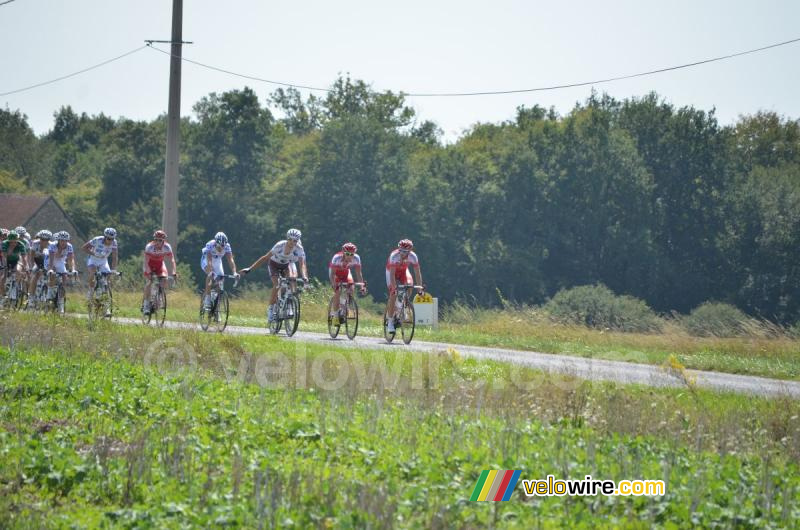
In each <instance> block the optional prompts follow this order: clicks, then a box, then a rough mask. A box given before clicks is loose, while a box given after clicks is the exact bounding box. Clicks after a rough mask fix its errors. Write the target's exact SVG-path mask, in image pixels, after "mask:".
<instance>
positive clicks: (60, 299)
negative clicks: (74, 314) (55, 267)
mask: <svg viewBox="0 0 800 530" xmlns="http://www.w3.org/2000/svg"><path fill="white" fill-rule="evenodd" d="M55 302H56V307H55V309H56V311H57V312H58V315H59V316H62V317H63V316H64V312H65V310H66V307H67V290H66V288H64V284H63V283H60V284H58V290H57V291H56V300H55Z"/></svg>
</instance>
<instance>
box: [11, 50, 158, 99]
mask: <svg viewBox="0 0 800 530" xmlns="http://www.w3.org/2000/svg"><path fill="white" fill-rule="evenodd" d="M145 48H147V45H145V46H140V47H138V48H136V49H134V50H131V51H129V52H126V53H123V54H122V55H118V56H117V57H114V58H113V59H108V60H107V61H103V62H102V63H97V64H95V65H93V66H90V67H88V68H84V69H83V70H78V71H77V72H73V73H71V74H67V75H63V76H61V77H57V78H55V79H51V80H50V81H44V82H42V83H36V84H35V85H31V86H26V87H23V88H18V89H16V90H11V91H9V92H3V93H0V97H2V96H8V95H11V94H16V93H18V92H24V91H26V90H31V89H32V88H38V87H40V86H45V85H49V84H51V83H55V82H57V81H62V80H64V79H68V78H70V77H75V76H76V75H79V74H82V73H84V72H88V71H89V70H94V69H95V68H100V67H101V66H104V65H107V64H108V63H112V62H114V61H118V60H119V59H122V58H123V57H127V56H128V55H132V54H134V53H136V52H138V51H141V50H143V49H145Z"/></svg>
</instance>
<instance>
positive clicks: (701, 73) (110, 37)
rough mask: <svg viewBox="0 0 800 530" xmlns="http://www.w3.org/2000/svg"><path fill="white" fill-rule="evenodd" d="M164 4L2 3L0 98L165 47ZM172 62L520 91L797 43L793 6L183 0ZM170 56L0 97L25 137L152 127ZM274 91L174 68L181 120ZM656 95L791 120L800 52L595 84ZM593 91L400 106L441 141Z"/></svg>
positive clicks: (167, 13) (789, 49)
mask: <svg viewBox="0 0 800 530" xmlns="http://www.w3.org/2000/svg"><path fill="white" fill-rule="evenodd" d="M171 8H172V2H171V1H170V0H135V1H134V0H15V1H14V2H12V3H10V4H6V5H3V6H0V47H2V50H3V51H2V53H1V54H0V72H2V75H1V76H0V93H2V92H7V91H10V90H14V89H17V88H20V87H24V86H27V85H31V84H34V83H38V82H41V81H45V80H48V79H51V78H55V77H58V76H61V75H64V74H68V73H71V72H73V71H76V70H79V69H82V68H84V67H86V66H90V65H92V64H95V63H98V62H101V61H103V60H105V59H109V58H111V57H114V56H116V55H119V54H122V53H124V52H126V51H129V50H132V49H134V48H136V47H137V46H139V45H141V44H143V40H144V39H169V37H170V17H171ZM183 28H184V29H183V35H184V40H191V41H194V42H195V44H193V45H190V46H185V47H184V56H185V57H187V58H190V59H194V60H197V61H200V62H205V63H208V64H211V65H214V66H218V67H221V68H225V69H229V70H233V71H237V72H241V73H244V74H250V75H254V76H258V77H264V78H268V79H275V80H279V81H287V82H293V83H299V84H306V85H312V86H322V87H327V86H329V85H330V83H331V82H332V81H333V80H334V79H335V78H336V76H337V75H338V74H339V73H340V72H341V73H348V72H349V73H350V75H351V76H352V77H354V78H359V79H364V80H365V81H367V82H368V83H371V84H372V86H373V88H375V89H378V90H384V89H391V90H395V91H399V90H403V91H406V92H443V91H478V90H503V89H519V88H530V87H537V86H547V85H554V84H564V83H574V82H581V81H589V80H592V79H598V78H604V77H612V76H617V75H625V74H633V73H637V72H641V71H645V70H652V69H656V68H662V67H666V66H671V65H677V64H681V63H687V62H692V61H696V60H700V59H705V58H710V57H715V56H719V55H725V54H728V53H733V52H738V51H743V50H746V49H750V48H756V47H760V46H764V45H767V44H771V43H774V42H779V41H784V40H789V39H792V38H797V37H800V1H798V0H784V1H778V0H773V1H769V0H767V1H759V2H756V1H751V2H744V1H721V0H713V1H699V0H693V1H692V0H677V1H670V2H664V1H658V2H656V1H642V0H639V1H633V0H625V1H618V2H597V1H588V0H586V1H563V2H536V1H521V0H493V1H491V2H489V1H483V2H471V1H464V0H461V1H452V0H439V1H434V0H427V1H422V0H406V1H405V2H394V3H389V2H376V1H374V0H372V1H366V0H357V1H355V0H343V1H341V2H331V1H330V0H328V1H322V0H309V1H305V2H277V1H274V0H231V1H228V2H223V1H210V0H185V2H184V27H183ZM168 63H169V57H167V56H166V55H163V54H160V53H158V52H155V51H153V50H147V49H146V50H143V51H141V52H139V53H137V54H134V55H132V56H129V57H127V58H124V59H122V60H120V61H117V62H115V63H112V64H109V65H107V66H104V67H102V68H99V69H96V70H93V71H91V72H88V73H86V74H82V75H81V76H78V77H74V78H71V79H68V80H65V81H61V82H59V83H56V84H52V85H49V86H45V87H41V88H36V89H32V90H30V91H27V92H23V93H19V94H13V95H8V96H3V97H0V105H2V106H8V107H9V108H11V109H20V110H21V111H22V112H24V113H25V114H27V115H28V117H29V121H30V123H31V125H32V126H33V128H34V130H35V131H36V133H37V134H41V133H44V132H46V131H47V130H49V129H50V128H51V127H52V121H53V119H52V115H53V112H54V111H56V110H57V109H58V108H59V107H60V106H61V105H72V107H73V108H74V109H75V110H76V111H78V112H87V113H90V114H94V113H99V112H101V111H102V112H104V113H106V114H107V115H110V116H112V117H115V118H116V117H120V116H125V117H128V118H133V119H144V120H150V119H153V118H155V117H156V116H157V115H158V114H160V113H163V112H165V111H166V107H167V88H168ZM245 85H249V86H251V87H253V88H254V89H255V90H256V91H257V93H258V94H259V96H260V97H261V99H262V102H263V101H264V100H265V98H266V96H267V95H268V94H269V93H270V92H272V90H274V88H275V87H273V86H271V85H267V84H263V83H258V82H254V81H245V80H243V79H239V78H235V77H231V76H228V75H225V74H221V73H217V72H213V71H209V70H205V69H202V68H200V67H197V66H194V65H191V64H187V63H184V65H183V96H182V113H183V114H184V115H187V114H189V113H191V107H192V105H193V104H194V103H195V102H196V101H197V100H198V99H200V98H201V97H202V96H204V95H207V94H208V93H210V92H214V91H216V92H221V91H224V90H229V89H233V88H241V87H243V86H245ZM596 88H597V89H598V90H599V91H605V92H608V93H609V94H611V95H612V96H614V97H617V98H625V97H630V96H641V95H643V94H646V93H647V92H649V91H651V90H655V91H657V92H658V93H660V94H661V95H662V96H664V97H665V98H667V99H668V100H669V101H671V102H673V103H674V104H676V105H694V106H695V107H698V108H701V109H705V110H710V109H711V108H712V107H716V109H717V115H718V117H719V119H720V121H721V122H722V123H732V122H734V121H735V120H736V118H737V117H738V116H739V115H740V114H749V113H753V112H756V111H758V110H760V109H765V110H773V111H776V112H779V113H781V114H784V115H786V116H788V117H791V118H794V119H796V118H800V97H798V93H800V43H796V44H791V45H788V46H785V47H782V48H777V49H773V50H769V51H765V52H760V53H758V54H753V55H748V56H744V57H740V58H735V59H731V60H728V61H724V62H718V63H712V64H708V65H703V66H698V67H695V68H691V69H685V70H680V71H676V72H668V73H663V74H657V75H654V76H649V77H644V78H638V79H633V80H626V81H619V82H614V83H609V84H604V85H598V86H597V87H596ZM590 91H591V87H581V88H571V89H564V90H558V91H553V92H538V93H531V94H515V95H503V96H484V97H470V98H449V99H445V98H410V99H409V103H410V104H411V105H412V106H414V107H415V108H416V109H417V111H418V117H419V119H430V120H433V121H435V122H436V123H437V124H439V126H440V127H441V128H442V129H443V130H444V131H445V135H446V138H447V139H448V140H453V139H454V138H456V137H457V136H458V135H459V134H460V133H461V132H462V131H463V130H464V129H465V128H467V127H469V126H470V125H472V124H474V123H476V122H478V121H481V122H497V121H502V120H507V119H511V118H513V116H514V114H515V108H516V107H517V106H518V105H533V104H537V103H538V104H540V105H544V106H546V107H549V106H551V105H552V106H555V107H556V109H557V110H558V111H559V112H560V113H562V114H563V113H566V112H568V111H569V110H570V109H571V108H572V107H573V105H574V104H575V102H576V101H583V100H584V99H585V98H586V97H587V96H588V95H589V93H590Z"/></svg>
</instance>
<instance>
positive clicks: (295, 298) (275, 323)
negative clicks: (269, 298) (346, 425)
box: [267, 276, 305, 337]
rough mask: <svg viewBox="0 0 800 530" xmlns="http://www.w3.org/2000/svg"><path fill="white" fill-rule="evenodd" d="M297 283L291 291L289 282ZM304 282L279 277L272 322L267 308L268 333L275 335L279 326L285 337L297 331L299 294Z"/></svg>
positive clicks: (299, 279) (298, 279)
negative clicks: (284, 332)
mask: <svg viewBox="0 0 800 530" xmlns="http://www.w3.org/2000/svg"><path fill="white" fill-rule="evenodd" d="M292 281H295V282H297V287H296V288H295V289H294V290H292V288H291V285H290V284H291V282H292ZM304 287H305V282H304V281H303V279H302V278H287V277H285V276H281V278H280V280H279V282H278V300H277V301H276V302H275V310H274V311H273V315H272V320H271V321H270V319H269V307H267V324H268V326H269V331H270V333H272V334H273V335H277V334H278V332H279V331H280V330H281V326H283V329H284V330H285V331H286V336H287V337H291V336H292V335H294V333H295V332H296V331H297V325H298V324H299V323H300V294H301V293H302V292H303V288H304Z"/></svg>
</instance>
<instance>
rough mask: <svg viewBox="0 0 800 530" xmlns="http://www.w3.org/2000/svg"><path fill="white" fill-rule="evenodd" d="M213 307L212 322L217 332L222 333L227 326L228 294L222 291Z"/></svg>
mask: <svg viewBox="0 0 800 530" xmlns="http://www.w3.org/2000/svg"><path fill="white" fill-rule="evenodd" d="M215 306H216V307H214V322H215V323H216V325H217V331H218V332H219V333H222V332H223V331H225V328H226V327H227V326H228V310H229V309H230V308H229V307H228V293H226V292H225V291H222V292H221V293H219V296H218V297H217V302H216V304H215Z"/></svg>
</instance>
